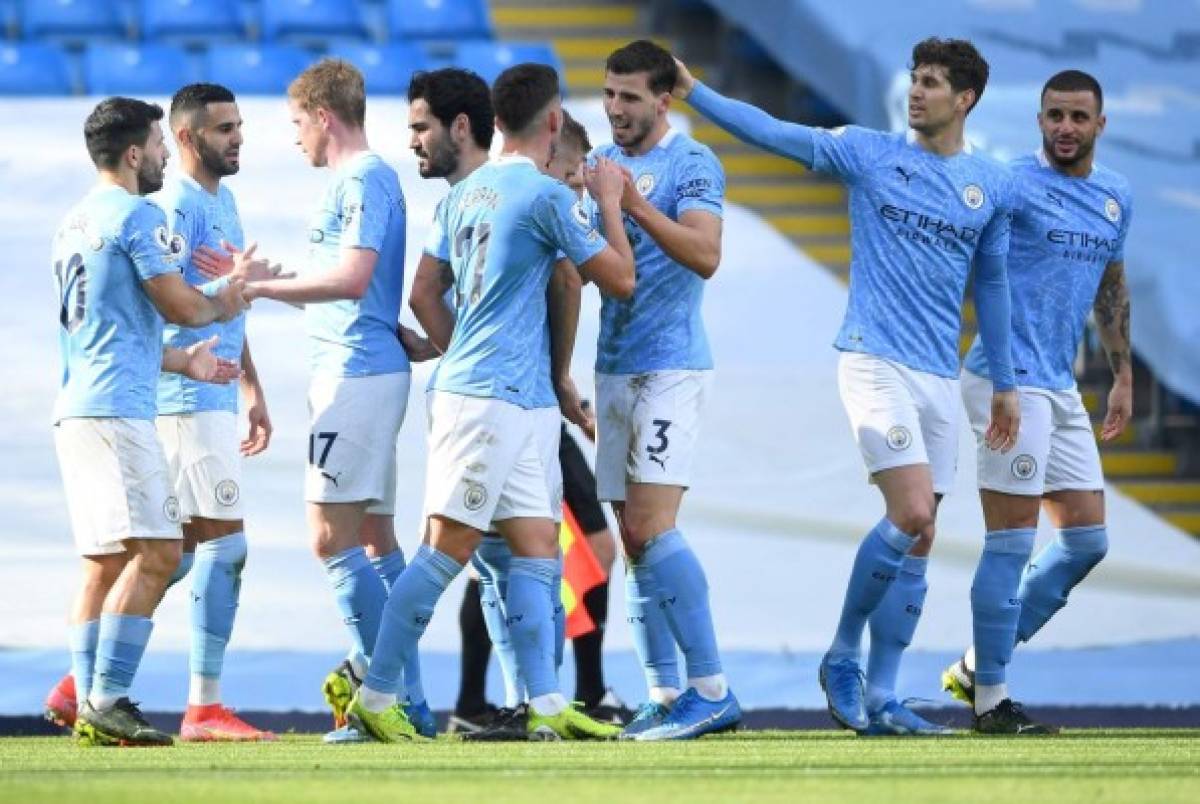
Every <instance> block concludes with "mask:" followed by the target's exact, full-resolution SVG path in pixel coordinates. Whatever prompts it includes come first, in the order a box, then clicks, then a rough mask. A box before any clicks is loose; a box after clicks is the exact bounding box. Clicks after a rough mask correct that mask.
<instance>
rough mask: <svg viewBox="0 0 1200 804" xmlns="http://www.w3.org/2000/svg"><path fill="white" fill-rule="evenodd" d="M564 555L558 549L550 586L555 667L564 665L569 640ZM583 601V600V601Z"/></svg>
mask: <svg viewBox="0 0 1200 804" xmlns="http://www.w3.org/2000/svg"><path fill="white" fill-rule="evenodd" d="M562 579H563V556H562V550H559V551H558V560H557V563H556V569H555V572H554V581H553V583H552V584H551V586H550V600H551V603H553V605H554V669H555V670H556V671H557V670H558V668H560V667H562V663H563V647H564V646H565V644H566V641H567V607H566V606H564V605H563V599H562ZM581 602H582V601H581Z"/></svg>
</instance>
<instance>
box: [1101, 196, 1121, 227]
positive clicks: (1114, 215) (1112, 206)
mask: <svg viewBox="0 0 1200 804" xmlns="http://www.w3.org/2000/svg"><path fill="white" fill-rule="evenodd" d="M1104 217H1106V218H1108V219H1109V220H1110V221H1112V222H1113V223H1116V222H1117V221H1119V220H1121V205H1120V204H1118V203H1117V199H1115V198H1109V199H1107V200H1106V201H1105V202H1104Z"/></svg>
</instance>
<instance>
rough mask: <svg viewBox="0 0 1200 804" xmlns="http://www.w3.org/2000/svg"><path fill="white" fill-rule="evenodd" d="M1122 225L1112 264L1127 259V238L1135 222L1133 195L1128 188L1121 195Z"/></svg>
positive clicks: (1114, 248) (1118, 233)
mask: <svg viewBox="0 0 1200 804" xmlns="http://www.w3.org/2000/svg"><path fill="white" fill-rule="evenodd" d="M1120 203H1121V225H1120V227H1119V229H1118V232H1117V242H1116V245H1114V246H1113V251H1112V257H1111V258H1110V262H1122V261H1123V260H1124V259H1125V236H1126V235H1127V234H1129V225H1130V224H1131V223H1132V222H1133V193H1132V192H1130V190H1129V189H1128V188H1126V189H1125V192H1124V193H1122V194H1121V201H1120Z"/></svg>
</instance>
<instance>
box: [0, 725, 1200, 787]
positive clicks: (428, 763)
mask: <svg viewBox="0 0 1200 804" xmlns="http://www.w3.org/2000/svg"><path fill="white" fill-rule="evenodd" d="M803 800H811V801H851V802H865V801H888V802H894V803H899V802H909V801H912V802H920V803H921V804H942V803H943V802H952V801H975V802H979V801H984V802H995V803H996V804H1008V803H1009V802H1012V804H1024V803H1025V802H1047V804H1070V802H1088V804H1101V803H1102V802H1113V801H1146V802H1176V801H1178V802H1188V804H1195V802H1197V801H1200V730H1198V731H1190V730H1122V731H1111V730H1104V731H1100V730H1097V731H1068V732H1065V733H1064V734H1062V735H1060V736H1058V737H1043V738H980V737H973V736H966V735H964V736H955V737H946V738H937V739H896V738H892V739H861V738H855V737H854V736H853V735H850V734H848V733H846V732H746V733H742V734H738V735H728V736H723V737H713V738H707V739H704V740H700V741H697V742H692V743H673V744H653V745H650V744H636V743H605V744H596V743H582V744H570V743H564V744H548V743H524V744H513V743H509V744H491V745H480V744H466V743H461V742H457V741H451V740H448V739H439V740H438V741H437V742H436V743H433V744H426V745H406V746H388V745H377V744H371V745H341V746H326V745H322V744H321V742H320V739H319V738H318V737H316V736H309V735H297V736H292V735H289V736H287V737H285V738H284V739H283V741H282V742H281V743H276V744H263V745H241V746H239V745H182V744H181V745H176V746H175V747H174V748H156V749H151V748H145V749H113V748H85V747H81V746H78V745H76V744H75V743H74V742H73V741H72V740H70V739H68V738H57V739H56V738H7V739H0V801H4V802H9V801H13V802H16V801H21V802H25V801H29V802H35V801H36V802H56V801H63V802H86V804H101V803H102V802H125V801H128V802H138V804H146V803H147V802H193V801H194V802H206V804H216V803H217V802H224V801H255V802H288V804H300V803H301V802H386V803H387V804H391V803H392V802H403V803H404V804H409V802H425V801H434V802H454V801H470V802H477V804H500V803H501V802H509V801H513V802H518V801H519V802H525V803H526V804H574V803H576V802H579V803H581V804H582V802H605V803H606V804H626V802H633V801H653V802H686V803H687V804H693V803H694V802H700V801H720V802H739V801H744V802H756V803H757V802H776V801H778V802H796V801H803Z"/></svg>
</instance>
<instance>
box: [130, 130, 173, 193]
mask: <svg viewBox="0 0 1200 804" xmlns="http://www.w3.org/2000/svg"><path fill="white" fill-rule="evenodd" d="M166 166H167V145H166V143H165V142H164V141H163V134H162V129H161V128H160V127H159V125H158V123H155V124H154V125H153V127H152V128H151V129H150V137H149V139H147V141H146V145H145V146H144V147H143V148H141V149H140V155H139V159H138V163H137V185H138V193H140V194H141V195H146V194H147V193H155V192H158V191H159V190H161V189H162V186H163V171H164V169H165V168H166Z"/></svg>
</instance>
